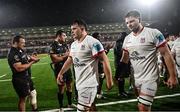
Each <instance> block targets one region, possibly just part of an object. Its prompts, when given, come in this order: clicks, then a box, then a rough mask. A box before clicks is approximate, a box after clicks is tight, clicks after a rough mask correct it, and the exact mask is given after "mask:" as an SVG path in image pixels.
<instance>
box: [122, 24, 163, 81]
mask: <svg viewBox="0 0 180 112" xmlns="http://www.w3.org/2000/svg"><path fill="white" fill-rule="evenodd" d="M164 43H166V41H165V39H164V36H163V35H162V33H161V32H160V31H159V30H157V29H151V28H147V27H144V29H143V30H142V32H141V33H140V34H139V35H137V36H134V35H133V33H132V32H131V33H130V34H129V35H128V36H127V37H126V38H125V40H124V43H123V49H124V50H125V51H128V53H129V58H130V61H131V64H132V66H133V69H134V77H135V80H157V78H158V73H159V70H158V64H157V62H158V59H157V48H158V47H160V46H161V45H162V44H164Z"/></svg>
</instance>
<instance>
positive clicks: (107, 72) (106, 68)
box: [102, 58, 113, 89]
mask: <svg viewBox="0 0 180 112" xmlns="http://www.w3.org/2000/svg"><path fill="white" fill-rule="evenodd" d="M102 63H103V70H104V74H105V75H106V83H107V87H108V89H110V88H111V87H112V86H113V79H112V72H111V67H110V63H109V60H108V58H106V59H105V60H104V61H103V62H102Z"/></svg>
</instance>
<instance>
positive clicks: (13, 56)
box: [9, 53, 21, 65]
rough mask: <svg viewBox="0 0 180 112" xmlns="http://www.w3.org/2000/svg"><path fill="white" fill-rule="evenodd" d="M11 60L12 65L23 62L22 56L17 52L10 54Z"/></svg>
mask: <svg viewBox="0 0 180 112" xmlns="http://www.w3.org/2000/svg"><path fill="white" fill-rule="evenodd" d="M9 60H10V63H11V64H12V65H13V64H15V63H18V62H21V58H20V57H19V56H18V54H15V53H13V54H11V55H10V57H9Z"/></svg>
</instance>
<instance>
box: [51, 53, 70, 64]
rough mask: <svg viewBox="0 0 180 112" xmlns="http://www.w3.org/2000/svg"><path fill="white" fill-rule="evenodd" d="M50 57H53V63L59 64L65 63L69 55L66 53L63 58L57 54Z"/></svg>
mask: <svg viewBox="0 0 180 112" xmlns="http://www.w3.org/2000/svg"><path fill="white" fill-rule="evenodd" d="M50 57H51V60H52V62H53V63H58V62H60V61H63V60H65V59H67V57H68V53H66V54H65V55H63V56H58V55H57V54H50Z"/></svg>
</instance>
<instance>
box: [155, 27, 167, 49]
mask: <svg viewBox="0 0 180 112" xmlns="http://www.w3.org/2000/svg"><path fill="white" fill-rule="evenodd" d="M153 36H154V37H155V38H154V43H155V45H156V47H161V46H163V45H165V44H166V40H165V38H164V36H163V34H162V33H161V32H160V31H159V30H157V29H154V32H153Z"/></svg>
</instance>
